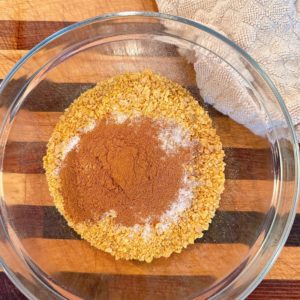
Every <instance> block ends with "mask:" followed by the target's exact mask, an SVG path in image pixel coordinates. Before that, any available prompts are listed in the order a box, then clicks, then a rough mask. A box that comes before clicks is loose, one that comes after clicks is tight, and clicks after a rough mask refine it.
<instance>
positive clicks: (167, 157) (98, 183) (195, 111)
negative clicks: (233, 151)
mask: <svg viewBox="0 0 300 300" xmlns="http://www.w3.org/2000/svg"><path fill="white" fill-rule="evenodd" d="M223 158H224V152H223V150H222V145H221V142H220V139H219V137H218V136H217V135H216V131H215V129H214V128H213V127H212V121H211V119H210V118H209V116H208V114H207V113H206V112H205V111H204V110H203V109H202V108H201V107H200V106H199V104H198V102H197V101H196V100H195V99H194V98H193V97H192V96H191V95H190V94H189V92H188V91H187V90H186V89H184V88H183V87H181V86H180V85H178V84H176V83H175V82H172V81H170V80H168V79H167V78H165V77H162V76H160V75H157V74H154V73H153V72H151V71H148V70H147V71H143V72H139V73H125V74H122V75H118V76H115V77H113V78H110V79H107V80H105V81H103V82H100V83H98V84H97V85H96V86H95V87H94V88H92V89H90V90H88V91H86V92H84V93H83V94H82V95H81V96H80V97H79V98H78V99H76V100H75V101H74V102H73V103H72V104H71V105H70V107H69V108H67V109H66V111H65V113H64V114H63V115H62V116H61V118H60V120H59V122H58V123H57V125H56V127H55V129H54V132H53V134H52V136H51V138H50V140H49V143H48V148H47V154H46V156H45V157H44V167H45V170H46V176H47V181H48V185H49V190H50V192H51V195H52V196H53V199H54V203H55V205H56V207H57V209H58V210H59V212H60V213H61V214H62V215H63V216H64V217H65V219H66V220H67V222H68V224H69V226H71V227H72V228H74V229H75V231H77V232H78V233H79V234H80V235H81V236H82V238H84V239H85V240H87V241H88V242H89V243H90V244H91V245H93V246H95V247H97V248H99V249H101V250H103V251H106V252H108V253H111V254H112V255H114V256H115V257H116V258H117V259H119V258H123V259H136V260H141V261H147V262H151V261H152V260H153V258H158V257H162V256H163V257H168V256H170V255H171V254H172V253H173V252H181V250H182V249H183V248H185V247H187V245H188V244H192V243H193V242H194V240H195V239H196V238H199V237H202V235H203V231H205V230H207V229H208V226H209V223H210V222H211V220H212V218H213V216H214V214H215V210H216V209H217V207H218V205H219V200H220V195H221V193H222V191H223V187H224V162H223Z"/></svg>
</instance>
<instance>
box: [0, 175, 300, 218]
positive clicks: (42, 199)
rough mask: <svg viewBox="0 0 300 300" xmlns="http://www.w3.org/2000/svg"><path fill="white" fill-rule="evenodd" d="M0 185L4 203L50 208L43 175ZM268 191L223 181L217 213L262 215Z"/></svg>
mask: <svg viewBox="0 0 300 300" xmlns="http://www.w3.org/2000/svg"><path fill="white" fill-rule="evenodd" d="M3 182H4V185H3V186H4V191H5V194H6V202H7V203H8V204H9V205H14V204H20V205H21V204H25V205H26V204H27V205H41V206H49V205H53V202H52V198H51V196H50V194H49V190H48V186H47V182H46V177H45V175H44V174H18V173H4V174H3ZM272 191H273V182H272V181H267V180H230V179H227V180H226V182H225V192H224V193H223V195H222V199H221V206H220V208H219V209H220V210H224V211H226V210H227V211H257V212H265V211H266V210H267V207H266V205H267V203H266V202H267V201H266V199H269V198H270V195H271V194H272ZM240 195H247V198H246V199H244V200H243V199H241V196H240ZM298 213H300V205H299V207H298Z"/></svg>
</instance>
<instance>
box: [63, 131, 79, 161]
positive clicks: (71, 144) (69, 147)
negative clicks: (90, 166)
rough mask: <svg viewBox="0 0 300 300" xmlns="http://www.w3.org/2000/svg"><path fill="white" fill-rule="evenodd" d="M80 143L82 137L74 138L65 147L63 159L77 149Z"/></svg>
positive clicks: (76, 136)
mask: <svg viewBox="0 0 300 300" xmlns="http://www.w3.org/2000/svg"><path fill="white" fill-rule="evenodd" d="M79 141H80V137H79V136H78V135H75V136H72V137H71V138H70V139H69V141H68V143H67V145H66V146H65V147H64V151H63V154H62V159H65V158H66V156H67V154H68V153H69V152H70V151H72V150H73V149H74V148H75V147H76V145H77V144H78V143H79Z"/></svg>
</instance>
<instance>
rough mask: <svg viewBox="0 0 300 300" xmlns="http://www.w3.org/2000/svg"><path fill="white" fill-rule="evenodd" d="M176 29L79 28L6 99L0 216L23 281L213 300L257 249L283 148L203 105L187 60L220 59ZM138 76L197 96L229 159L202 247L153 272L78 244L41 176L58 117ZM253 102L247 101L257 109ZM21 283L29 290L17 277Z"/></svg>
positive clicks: (142, 22)
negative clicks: (104, 83)
mask: <svg viewBox="0 0 300 300" xmlns="http://www.w3.org/2000/svg"><path fill="white" fill-rule="evenodd" d="M179 25H180V26H179ZM179 25H178V24H176V22H175V21H171V20H169V21H168V22H167V23H166V21H161V20H158V19H157V20H154V19H151V18H148V19H147V18H135V19H134V20H131V19H125V20H124V19H122V20H119V19H117V20H106V21H105V22H104V21H101V22H94V23H91V24H87V25H84V26H81V27H78V28H77V29H74V30H72V31H69V32H66V33H65V34H64V35H62V36H60V37H58V38H57V39H56V40H54V41H52V42H51V43H49V44H48V45H46V46H44V48H43V49H42V50H39V51H38V52H37V53H35V55H34V56H32V57H31V58H30V59H29V60H28V61H27V62H26V63H25V64H24V66H23V67H22V68H21V69H20V70H19V71H18V73H17V75H16V76H15V77H14V78H13V79H12V80H11V82H10V86H9V88H7V89H6V96H8V97H9V98H11V99H16V96H15V95H16V92H17V91H20V90H21V93H20V92H19V93H18V95H17V102H15V103H14V104H13V105H14V106H13V109H11V110H10V113H11V115H10V119H9V121H8V122H7V123H6V128H7V130H6V131H5V132H6V138H5V139H6V141H7V143H6V145H5V149H4V156H3V158H4V159H3V178H2V182H3V203H2V209H3V211H5V214H3V216H4V217H5V222H6V224H7V228H8V232H10V233H9V236H10V240H11V243H12V244H13V245H14V247H15V248H17V249H18V251H19V255H22V256H23V257H24V258H25V260H26V264H27V265H28V268H29V269H31V270H30V272H33V273H35V274H36V276H37V277H39V279H40V280H42V281H43V282H44V284H45V285H47V286H48V287H50V289H52V290H53V291H54V290H55V291H56V292H57V293H59V294H61V295H64V296H66V297H70V298H72V297H75V296H77V297H80V298H84V299H95V298H97V299H98V298H100V299H107V298H113V299H119V298H120V299H153V298H154V297H156V298H158V299H182V298H193V297H196V296H202V297H207V296H211V295H213V294H215V293H216V292H217V291H218V290H220V289H222V288H224V286H225V285H226V284H227V283H228V282H230V281H232V280H233V279H234V278H235V277H236V276H237V275H238V274H239V273H240V272H241V271H242V270H243V269H244V268H245V267H246V266H247V264H248V263H249V261H251V259H252V258H253V257H254V256H255V254H257V253H258V251H259V249H260V247H261V245H262V243H263V241H264V239H265V236H266V234H267V232H268V229H269V227H270V224H271V222H272V220H273V218H274V214H275V213H276V205H277V203H278V201H279V200H278V199H279V198H278V197H279V195H278V185H279V184H280V178H278V172H279V171H278V170H281V168H282V166H281V165H280V157H279V155H278V149H281V151H286V152H285V153H286V154H285V155H286V157H287V158H289V157H291V156H292V155H293V153H292V151H291V146H290V145H289V144H288V142H286V147H285V148H284V147H283V146H282V145H279V144H278V143H270V142H269V139H268V138H263V137H260V136H257V135H255V134H253V133H251V132H250V131H249V130H248V129H247V128H245V127H244V126H242V125H240V124H238V123H236V122H235V121H233V120H232V119H230V118H229V117H228V116H225V115H223V114H221V113H220V112H218V111H217V110H215V109H214V108H213V107H212V106H208V105H205V104H204V102H203V100H202V99H201V97H200V93H199V89H198V88H197V83H196V76H195V71H194V67H193V64H192V63H189V62H188V60H187V59H186V56H187V53H189V55H190V53H191V51H196V50H195V49H199V51H200V50H201V51H202V53H203V55H218V56H220V55H221V54H220V53H219V54H215V53H213V52H210V51H209V39H206V36H208V35H209V33H204V32H203V33H202V35H201V34H200V33H199V32H197V31H196V29H194V32H191V31H190V30H188V31H187V30H186V29H185V28H184V25H183V24H179ZM199 31H200V30H199ZM196 43H197V45H196V46H195V44H196ZM195 47H196V48H195ZM222 47H223V46H222ZM224 47H225V46H224ZM231 51H232V52H234V51H233V49H232V50H231ZM232 55H233V56H234V60H236V61H238V62H239V64H238V67H237V66H232V62H231V61H230V59H231V60H232V59H233V58H232V56H231V57H226V56H224V57H220V59H221V60H222V63H224V64H227V65H228V67H231V68H232V70H233V72H236V73H237V74H240V73H241V74H242V73H243V71H244V69H248V71H249V72H250V73H251V72H252V70H251V69H249V66H247V65H246V63H245V61H243V60H242V58H241V57H240V56H239V55H238V54H235V53H233V54H232ZM144 69H151V70H153V71H155V72H158V73H160V74H162V75H165V76H166V77H168V78H170V79H172V80H174V81H176V82H178V83H179V84H181V85H183V86H184V87H186V88H187V89H188V90H189V91H190V92H191V93H192V94H193V95H194V97H195V98H196V99H197V100H198V102H199V105H201V106H204V107H205V109H206V110H207V111H208V112H209V115H210V117H211V118H212V120H213V123H214V126H215V128H216V129H217V133H218V135H219V136H220V137H221V140H222V143H223V147H224V150H225V154H226V157H225V162H226V170H225V174H226V183H225V191H224V193H223V195H222V198H221V203H220V208H219V209H218V211H217V213H216V216H215V218H214V219H213V222H212V224H211V226H210V228H209V230H208V231H207V232H206V233H205V235H204V238H202V239H199V240H196V241H195V244H194V245H190V246H188V248H187V249H186V250H184V251H183V252H182V253H180V254H173V255H172V256H171V257H170V258H168V259H165V258H161V259H156V260H154V261H153V262H152V263H151V264H147V263H142V262H136V261H123V260H119V261H116V260H115V259H114V258H113V257H112V256H110V255H109V254H106V253H104V252H102V251H99V250H96V249H94V248H93V247H91V246H90V245H89V244H88V243H87V242H85V241H83V240H81V239H80V237H79V236H78V235H77V234H76V233H75V232H74V231H73V230H72V229H70V228H69V227H68V226H67V224H66V222H65V220H64V219H63V217H62V216H60V215H59V213H58V212H57V211H56V209H55V207H54V206H53V202H52V199H51V197H50V195H49V191H48V187H47V182H46V178H45V174H44V170H43V167H42V158H43V156H44V155H45V150H46V143H47V141H48V139H49V137H50V135H51V133H52V130H53V128H54V126H55V124H56V122H57V120H58V118H59V116H60V115H61V114H62V113H63V110H64V109H65V108H67V107H68V105H69V104H70V103H71V102H72V101H73V100H74V99H75V98H76V97H77V96H79V95H80V93H82V92H83V91H85V90H86V89H88V88H90V87H92V86H94V85H95V84H96V83H97V82H99V81H101V80H103V79H106V78H109V77H111V76H114V75H116V74H120V73H123V72H128V71H141V70H144ZM253 72H254V71H253ZM256 82H259V79H256ZM240 84H243V82H241V83H240ZM244 84H245V85H249V82H247V81H246V80H245V83H244ZM20 87H21V88H22V89H20ZM260 87H261V85H260ZM261 89H263V87H262V88H261ZM249 90H250V91H252V92H253V91H254V92H255V94H256V95H258V97H260V96H259V95H262V93H263V92H262V91H259V90H258V88H256V87H255V85H254V84H253V83H252V85H251V84H250V85H249ZM13 96H14V97H13ZM262 97H263V96H261V99H262ZM261 99H260V98H258V99H257V96H256V97H253V101H254V102H255V101H256V102H258V105H261V101H262V100H261ZM270 101H271V100H270ZM11 103H12V102H11ZM261 109H264V108H263V107H262V108H261ZM281 180H282V178H281ZM292 180H293V178H291V180H290V181H292ZM29 269H28V272H29ZM21 275H22V276H23V280H24V282H25V283H24V284H25V286H27V287H28V286H29V285H30V284H29V283H28V282H27V283H26V278H25V277H26V275H24V274H21ZM27 281H28V280H27ZM51 295H52V294H51ZM52 296H53V295H52ZM53 297H54V296H53ZM55 297H59V296H58V295H56V296H55Z"/></svg>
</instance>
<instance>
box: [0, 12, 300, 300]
mask: <svg viewBox="0 0 300 300" xmlns="http://www.w3.org/2000/svg"><path fill="white" fill-rule="evenodd" d="M126 17H149V18H155V19H162V20H171V21H176V22H178V23H182V24H185V25H190V26H192V27H194V28H197V29H200V30H201V31H204V32H206V33H208V34H210V35H212V36H214V37H215V38H217V39H219V40H221V41H222V42H224V43H225V44H227V45H228V46H230V47H231V48H233V49H234V50H235V51H237V52H238V53H239V54H240V55H241V56H242V57H243V58H245V60H246V61H247V62H248V63H249V64H250V65H251V66H252V67H253V68H254V69H255V70H256V71H257V72H258V73H259V74H260V75H261V77H262V78H263V80H264V81H265V82H266V83H267V85H268V87H269V88H270V89H271V91H272V93H273V94H274V96H275V98H276V101H277V102H278V104H279V107H280V109H281V111H282V113H283V115H284V118H285V121H286V123H287V125H288V127H287V129H288V130H289V132H290V134H291V143H292V145H293V155H294V160H295V191H294V197H293V201H292V207H291V210H290V212H289V215H288V218H287V221H286V224H285V226H284V229H283V233H282V235H281V237H280V239H279V240H278V243H277V246H276V247H275V249H274V250H273V253H272V255H271V257H270V258H269V259H268V261H267V263H266V264H265V266H264V267H263V269H262V270H261V271H260V273H259V274H258V276H257V277H256V278H255V279H254V280H252V282H251V283H250V285H249V286H248V287H247V288H246V289H245V290H244V291H243V292H242V293H241V294H240V295H239V297H240V298H242V299H244V298H246V297H247V296H248V295H249V294H250V293H251V292H252V291H253V290H254V289H255V288H256V287H257V286H258V285H259V283H260V282H261V281H262V280H263V278H264V277H265V275H266V274H267V273H268V272H269V270H270V269H271V267H272V266H273V264H274V263H275V261H276V259H277V258H278V256H279V254H280V252H281V250H282V248H283V247H284V244H285V242H286V240H287V238H288V235H289V233H290V230H291V228H292V225H293V221H294V218H295V216H296V210H297V205H298V198H299V192H300V180H299V169H300V160H299V148H298V141H297V137H296V132H295V130H294V126H293V123H292V119H291V116H290V114H289V112H288V109H287V107H286V105H285V103H284V101H283V98H282V97H281V95H280V93H279V91H278V90H277V88H276V87H275V84H274V83H273V81H272V80H271V79H270V78H269V76H268V75H267V74H266V73H265V72H264V71H263V70H262V68H261V67H260V66H259V64H258V63H257V62H256V61H255V59H253V58H252V56H250V55H249V54H248V53H247V52H246V51H245V50H243V49H242V48H241V47H240V46H238V45H237V44H236V43H235V42H233V41H232V40H230V39H229V38H227V37H226V36H224V35H222V34H221V33H219V32H217V31H215V30H213V29H211V28H209V27H208V26H206V25H203V24H202V23H200V22H196V21H193V20H191V19H187V18H184V17H179V16H174V15H170V14H165V13H159V12H150V11H122V12H114V13H107V14H101V15H98V16H96V17H91V18H88V19H85V20H83V21H79V22H76V23H74V24H71V25H69V26H66V27H64V28H62V29H60V30H58V31H56V32H55V33H53V34H52V35H50V36H48V37H47V38H45V39H44V40H42V41H41V42H39V43H38V44H37V45H36V46H34V47H33V48H32V49H31V50H30V51H29V52H28V53H27V54H26V55H24V56H23V57H22V58H21V59H20V60H19V61H18V62H17V63H16V64H15V65H14V66H13V67H12V69H11V70H10V71H9V72H8V74H7V75H6V76H5V77H4V78H3V80H2V82H1V83H0V94H1V93H2V92H3V90H4V88H5V87H6V86H7V84H8V82H9V81H10V79H11V78H12V77H13V76H14V74H15V73H16V72H17V71H18V70H19V69H20V68H21V66H22V65H24V64H25V63H26V61H27V60H28V59H29V58H30V57H31V56H33V55H34V54H35V53H36V52H37V51H39V50H41V49H42V48H43V47H44V46H46V45H47V44H49V43H50V42H52V41H54V40H55V39H57V38H58V37H60V36H62V35H64V34H65V33H68V32H70V31H72V30H74V29H76V28H79V27H81V26H84V25H88V24H91V23H93V22H98V21H104V20H109V19H115V18H126ZM8 117H9V109H8V112H6V114H5V116H4V117H3V119H2V121H1V126H0V135H1V134H2V132H3V129H4V126H5V123H6V121H7V118H8ZM0 223H1V226H2V225H3V224H2V220H1V219H0ZM272 226H273V224H272V225H271V227H270V229H269V230H271V228H272ZM0 258H1V257H0ZM0 265H1V266H2V267H3V270H4V272H5V273H6V275H7V276H8V277H9V279H10V280H11V281H12V282H13V283H14V285H15V286H16V287H17V288H18V289H19V290H20V291H21V292H22V293H24V294H25V295H26V296H27V297H28V296H30V298H33V299H36V297H35V296H34V295H32V294H31V292H30V291H29V290H27V288H26V287H25V286H24V285H23V284H22V283H21V282H20V281H19V280H18V278H17V277H16V276H14V274H12V273H11V272H10V270H9V269H8V268H7V266H6V264H5V262H3V261H2V262H1V259H0ZM241 273H243V271H242V272H241ZM241 273H240V274H241ZM240 274H239V275H240ZM238 277H239V276H237V277H236V278H235V279H234V280H232V281H231V282H230V284H229V286H230V285H232V284H233V283H234V282H235V281H236V279H237V278H238ZM229 286H227V287H225V288H223V289H222V290H221V291H219V292H217V293H216V294H215V295H213V296H212V298H211V299H217V298H218V297H220V296H221V295H220V294H221V293H222V292H223V291H224V290H225V289H227V288H228V287H229Z"/></svg>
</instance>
